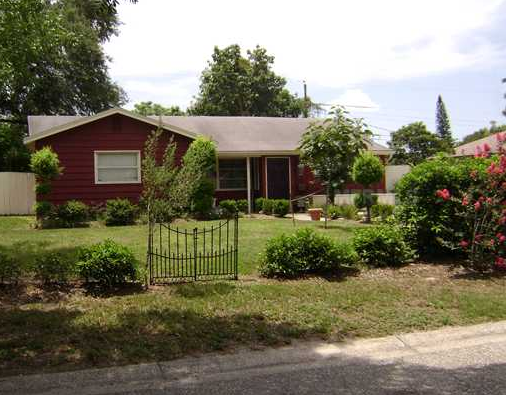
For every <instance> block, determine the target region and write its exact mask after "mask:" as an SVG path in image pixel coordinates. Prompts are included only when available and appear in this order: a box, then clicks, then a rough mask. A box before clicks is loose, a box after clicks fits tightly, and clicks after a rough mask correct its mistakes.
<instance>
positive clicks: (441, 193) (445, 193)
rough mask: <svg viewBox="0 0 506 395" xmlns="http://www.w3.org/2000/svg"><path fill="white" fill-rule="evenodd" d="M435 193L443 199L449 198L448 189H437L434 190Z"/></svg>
mask: <svg viewBox="0 0 506 395" xmlns="http://www.w3.org/2000/svg"><path fill="white" fill-rule="evenodd" d="M436 195H437V196H438V197H440V198H441V199H443V200H448V199H450V191H449V190H448V189H446V188H445V189H439V190H437V191H436Z"/></svg>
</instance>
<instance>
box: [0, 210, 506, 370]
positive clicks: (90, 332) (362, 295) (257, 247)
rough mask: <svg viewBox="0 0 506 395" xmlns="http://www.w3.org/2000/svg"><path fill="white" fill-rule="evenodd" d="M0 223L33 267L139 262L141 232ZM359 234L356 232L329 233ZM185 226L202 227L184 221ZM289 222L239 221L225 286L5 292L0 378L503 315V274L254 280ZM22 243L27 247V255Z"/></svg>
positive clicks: (343, 227)
mask: <svg viewBox="0 0 506 395" xmlns="http://www.w3.org/2000/svg"><path fill="white" fill-rule="evenodd" d="M4 220H5V218H0V229H2V238H1V241H0V243H1V246H2V248H4V249H9V250H12V251H17V252H18V256H20V255H21V256H23V257H24V258H25V259H33V258H34V256H36V254H37V253H38V251H39V249H41V248H45V249H61V250H65V251H67V252H68V253H72V251H73V249H75V248H76V246H78V245H82V244H91V243H93V242H97V241H100V240H102V239H104V238H112V239H114V240H116V241H119V242H122V243H125V244H128V245H130V246H131V247H132V248H134V250H135V251H136V254H138V257H139V259H142V258H143V257H144V254H145V236H146V235H145V233H146V229H145V227H143V226H132V227H121V228H105V227H99V226H96V225H94V226H93V227H92V228H88V229H87V228H81V229H65V230H43V231H39V230H33V229H30V228H29V222H28V221H26V220H25V219H19V220H16V219H13V218H8V219H7V220H8V221H10V224H9V225H6V222H7V221H5V222H4ZM307 225H309V226H313V227H316V228H317V229H318V231H321V232H326V233H327V234H329V235H331V237H334V238H336V239H346V238H348V237H350V236H351V234H352V231H353V227H354V225H351V224H340V225H339V227H336V228H333V229H329V230H327V231H325V230H323V229H321V228H320V227H319V224H311V223H309V224H307ZM184 226H190V227H191V226H194V224H186V225H184ZM292 229H293V227H292V224H291V222H290V220H283V219H279V220H253V219H241V222H240V232H241V239H240V243H241V244H240V248H241V250H242V252H241V256H240V260H241V268H240V274H244V273H247V274H249V276H248V277H247V279H245V280H244V281H238V282H233V281H218V282H200V283H193V284H181V285H174V286H168V287H153V288H151V289H150V290H149V291H143V290H141V289H139V288H138V287H132V288H127V289H123V290H121V292H108V293H102V294H100V293H95V292H93V291H90V290H87V289H79V288H69V289H60V288H54V289H42V288H39V287H37V286H36V285H33V284H28V285H27V284H24V285H18V286H17V287H15V288H12V287H0V375H1V376H8V375H12V374H17V373H40V372H44V371H61V370H72V369H78V368H84V367H92V366H93V367H100V366H112V365H123V364H130V363H140V362H152V361H159V360H169V359H173V358H177V357H180V356H183V355H189V354H191V355H194V354H200V353H204V352H210V351H220V350H230V349H233V348H234V347H237V346H249V347H253V348H258V347H264V346H273V345H283V344H286V343H289V342H290V341H292V340H293V339H298V338H314V337H318V338H322V339H329V340H339V339H343V338H355V337H371V336H383V335H389V334H394V333H399V332H408V331H412V330H425V329H432V328H437V327H441V326H445V325H464V324H473V323H479V322H485V321H490V320H499V319H506V302H505V301H504V297H503V290H504V287H505V286H506V280H505V279H504V278H500V277H498V278H477V277H469V276H457V275H455V273H454V272H452V271H451V270H450V269H449V267H447V266H437V265H429V264H416V265H409V266H406V267H403V268H400V269H373V270H364V271H363V272H362V273H361V274H358V275H355V276H349V277H345V278H337V279H334V278H330V279H325V278H320V277H312V278H308V279H305V280H290V281H276V280H266V279H261V278H258V277H256V276H254V274H255V267H256V265H257V254H258V253H259V252H260V251H261V250H262V248H263V243H264V242H265V240H266V239H267V238H269V237H271V236H274V235H277V234H279V233H281V232H291V231H292ZM23 246H26V247H29V248H23Z"/></svg>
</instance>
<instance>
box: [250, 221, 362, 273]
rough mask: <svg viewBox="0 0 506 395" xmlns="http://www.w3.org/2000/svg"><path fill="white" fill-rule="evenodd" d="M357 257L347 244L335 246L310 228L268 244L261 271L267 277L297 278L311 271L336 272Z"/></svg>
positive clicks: (271, 240) (328, 239)
mask: <svg viewBox="0 0 506 395" xmlns="http://www.w3.org/2000/svg"><path fill="white" fill-rule="evenodd" d="M356 260H357V256H356V254H355V253H354V251H353V249H352V248H351V247H350V246H349V245H338V244H336V243H335V242H334V241H333V240H332V239H330V238H329V237H327V236H323V235H320V234H318V233H316V232H315V231H314V230H312V229H310V228H304V229H299V230H298V231H297V232H296V233H295V234H293V235H289V236H287V235H284V234H283V235H281V236H277V237H274V238H272V239H270V240H269V241H268V242H267V246H266V248H265V252H264V254H263V258H262V263H261V266H260V272H261V273H262V275H264V276H267V277H296V276H299V275H301V274H304V273H310V272H329V271H336V270H338V268H339V266H340V265H343V264H344V265H351V264H353V263H355V262H356Z"/></svg>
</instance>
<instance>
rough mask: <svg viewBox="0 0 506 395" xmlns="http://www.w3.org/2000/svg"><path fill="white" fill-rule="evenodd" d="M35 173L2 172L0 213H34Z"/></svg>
mask: <svg viewBox="0 0 506 395" xmlns="http://www.w3.org/2000/svg"><path fill="white" fill-rule="evenodd" d="M34 204H35V175H34V174H33V173H14V172H5V173H4V172H2V173H0V215H21V214H23V215H26V214H33V205H34Z"/></svg>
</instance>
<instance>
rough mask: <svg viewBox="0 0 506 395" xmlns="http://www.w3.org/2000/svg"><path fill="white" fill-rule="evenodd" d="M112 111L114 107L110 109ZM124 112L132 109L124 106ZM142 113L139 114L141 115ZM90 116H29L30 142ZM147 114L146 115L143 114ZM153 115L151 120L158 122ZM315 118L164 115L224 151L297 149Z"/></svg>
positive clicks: (378, 148) (376, 147)
mask: <svg viewBox="0 0 506 395" xmlns="http://www.w3.org/2000/svg"><path fill="white" fill-rule="evenodd" d="M109 111H110V110H109ZM121 111H122V113H123V114H125V115H128V113H129V112H127V111H125V110H121ZM137 117H138V116H137ZM85 118H89V117H80V116H29V117H28V127H29V137H28V139H27V142H29V141H34V140H37V139H38V138H42V137H44V136H45V135H47V133H48V131H51V130H53V131H55V130H57V132H61V131H64V130H65V125H68V126H69V129H70V128H72V127H73V126H72V125H74V124H75V123H76V122H79V121H80V120H83V121H84V120H85ZM141 118H144V117H141ZM158 118H159V117H157V116H151V117H148V118H146V120H148V119H149V122H150V123H156V122H158ZM312 121H315V119H311V118H274V117H211V116H195V117H193V116H163V117H162V123H163V126H164V127H165V128H166V129H169V130H171V129H173V130H175V131H178V130H184V131H187V132H189V133H191V134H193V135H204V136H208V137H210V138H211V139H213V140H214V141H215V142H216V143H217V146H218V151H219V152H220V153H240V152H289V151H296V150H297V147H298V145H299V141H300V138H301V136H302V134H303V133H304V131H305V130H306V128H307V127H308V125H309V124H310V122H312ZM368 145H369V148H370V149H371V150H372V151H374V152H377V153H383V154H389V153H390V152H391V150H390V149H389V148H387V147H384V146H382V145H380V144H377V143H376V142H374V141H370V142H368Z"/></svg>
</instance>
